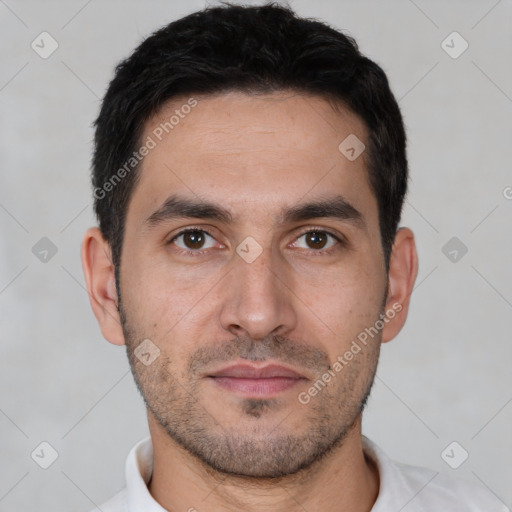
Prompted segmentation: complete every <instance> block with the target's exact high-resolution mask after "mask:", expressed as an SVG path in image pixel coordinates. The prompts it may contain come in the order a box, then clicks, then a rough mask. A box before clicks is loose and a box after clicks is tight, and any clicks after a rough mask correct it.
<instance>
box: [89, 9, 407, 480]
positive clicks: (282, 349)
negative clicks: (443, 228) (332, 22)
mask: <svg viewBox="0 0 512 512" xmlns="http://www.w3.org/2000/svg"><path fill="white" fill-rule="evenodd" d="M95 126H96V134H95V151H94V158H93V180H92V181H93V187H94V197H95V211H96V214H97V217H98V221H99V229H97V228H92V229H91V230H89V231H88V232H87V233H86V236H85V238H84V243H83V249H82V258H83V265H84V271H85V275H86V281H87V287H88V290H89V292H90V295H91V303H92V306H93V309H94V312H95V314H96V316H97V318H98V321H99V323H100V326H101V328H102V332H103V334H104V336H105V337H106V338H107V339H108V340H109V341H111V342H112V343H115V344H124V343H125V344H126V347H127V352H128V357H129V360H130V364H131V367H132V371H133V374H134V377H135V380H136V383H137V385H138V387H139V390H140V391H141V393H142V395H143V397H144V399H145V401H146V405H147V407H148V415H149V419H150V427H152V428H153V429H159V430H160V431H161V432H165V433H166V434H168V436H169V439H171V440H172V442H175V443H176V445H179V446H181V447H182V448H183V449H185V450H186V451H187V452H188V453H190V454H192V455H194V456H195V457H196V458H197V459H198V460H200V461H201V462H203V463H204V464H205V465H207V466H208V467H210V468H213V469H216V470H218V471H222V472H226V473H231V474H236V475H240V476H246V477H259V478H265V477H276V476H283V475H288V474H292V473H297V472H299V471H300V470H301V469H305V468H307V467H309V466H311V465H312V464H314V463H316V462H318V461H319V460H321V459H322V457H324V456H326V455H327V454H329V453H330V452H332V450H333V449H334V447H336V446H338V445H340V444H341V443H343V440H344V439H345V438H346V436H347V435H348V433H349V432H350V431H351V429H353V428H354V426H355V425H357V423H358V420H359V419H360V415H361V412H362V410H363V407H364V404H365V402H366V399H367V397H368V394H369V392H370V389H371V385H372V382H373V378H374V375H375V370H376V367H377V361H378V355H379V350H380V344H381V343H382V342H384V341H388V340H390V339H392V338H393V337H394V336H395V335H396V334H397V333H398V332H399V330H400V329H401V327H402V325H403V323H404V322H405V317H406V314H407V308H408V303H409V296H410V293H411V290H412V286H413V283H414V279H415V277H416V271H417V260H416V253H415V248H414V240H413V236H412V233H411V232H410V230H408V229H406V228H404V229H401V230H397V228H398V224H399V221H400V214H401V210H402V204H403V200H404V197H405V194H406V188H407V160H406V137H405V132H404V127H403V122H402V118H401V114H400V111H399V108H398V105H397V103H396V101H395V99H394V97H393V94H392V93H391V91H390V88H389V85H388V81H387V79H386V76H385V74H384V72H383V71H382V69H381V68H380V67H379V66H378V65H377V64H376V63H374V62H372V61H371V60H369V59H368V58H366V57H364V56H363V55H362V54H361V53H360V52H359V50H358V47H357V44H356V42H355V41H354V39H352V38H351V37H348V36H346V35H344V34H342V33H340V32H338V31H336V30H334V29H333V28H330V27H328V26H327V25H325V24H323V23H320V22H317V21H313V20H307V19H301V18H298V17H297V16H296V15H295V14H294V13H293V12H292V11H291V10H290V9H288V8H285V7H282V6H277V5H267V6H261V7H241V6H230V5H226V6H221V7H212V8H208V9H205V10H203V11H200V12H197V13H194V14H191V15H189V16H187V17H185V18H182V19H180V20H178V21H175V22H173V23H170V24H169V25H167V26H166V27H164V28H162V29H161V30H159V31H158V32H156V33H154V34H153V35H152V36H150V37H149V38H148V39H146V40H145V41H144V42H143V43H142V44H141V45H140V46H139V47H138V48H137V49H136V50H135V51H134V53H133V54H132V55H131V56H130V57H129V58H128V59H126V60H125V61H123V62H122V63H121V64H120V65H119V66H118V67H117V68H116V73H115V77H114V79H113V80H112V82H111V83H110V86H109V88H108V91H107V93H106V95H105V98H104V100H103V103H102V108H101V112H100V114H99V116H98V118H97V120H96V123H95ZM363 333H366V337H364V335H363ZM349 352H350V353H352V356H350V355H349ZM142 355H143V357H141V356H142ZM243 360H246V361H252V362H256V361H257V362H272V363H278V364H283V365H286V366H288V367H290V368H293V369H294V370H295V371H297V372H299V373H300V374H301V375H302V377H303V378H302V380H301V381H298V382H297V383H295V384H294V386H292V387H291V388H290V389H287V390H285V391H281V392H279V393H276V394H274V395H272V396H267V397H255V396H252V397H251V396H241V395H240V394H238V393H236V392H233V391H230V390H226V389H225V388H223V387H221V386H219V385H218V379H212V378H211V375H212V374H214V373H215V372H216V371H217V370H218V369H219V368H221V367H223V366H225V365H227V364H229V363H233V362H239V361H243ZM340 365H341V366H340ZM326 375H330V378H329V377H326ZM319 380H320V381H322V382H324V385H323V386H322V385H321V384H318V382H319ZM325 384H326V385H325ZM313 388H315V389H317V391H316V392H315V391H314V390H313ZM269 446H270V447H272V449H271V450H269Z"/></svg>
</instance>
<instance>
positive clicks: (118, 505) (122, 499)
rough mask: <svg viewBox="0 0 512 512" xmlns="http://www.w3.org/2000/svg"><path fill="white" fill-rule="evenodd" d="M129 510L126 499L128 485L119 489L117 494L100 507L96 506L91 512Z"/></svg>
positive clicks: (123, 511) (125, 511)
mask: <svg viewBox="0 0 512 512" xmlns="http://www.w3.org/2000/svg"><path fill="white" fill-rule="evenodd" d="M98 509H99V510H101V512H128V504H127V499H126V487H125V488H124V489H122V490H121V491H119V492H118V493H117V494H116V495H115V496H113V497H112V498H110V499H109V500H108V501H106V502H105V503H102V504H101V505H100V506H99V507H96V508H94V509H93V510H91V511H90V512H98Z"/></svg>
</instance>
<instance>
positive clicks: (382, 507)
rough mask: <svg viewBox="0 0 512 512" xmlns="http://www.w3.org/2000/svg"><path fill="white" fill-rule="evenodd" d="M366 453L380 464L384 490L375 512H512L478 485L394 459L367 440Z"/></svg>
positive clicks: (381, 491)
mask: <svg viewBox="0 0 512 512" xmlns="http://www.w3.org/2000/svg"><path fill="white" fill-rule="evenodd" d="M363 447H364V452H365V453H366V454H367V455H368V456H369V457H371V458H372V459H373V460H374V461H375V462H376V464H377V467H378V470H379V476H380V490H379V495H378V497H377V501H376V502H375V505H374V507H373V509H372V512H387V511H389V510H402V511H403V512H438V511H439V510H450V512H510V510H509V509H508V508H507V507H506V506H505V504H504V503H502V502H501V501H500V500H499V499H498V498H497V497H496V496H495V495H494V494H493V493H492V492H491V491H490V490H488V489H487V488H485V487H484V486H483V485H481V484H480V483H478V482H470V481H467V480H463V479H461V478H456V477H454V476H448V475H445V474H442V473H439V472H436V471H433V470H431V469H427V468H423V467H418V466H411V465H408V464H403V463H400V462H395V461H393V460H391V459H390V458H389V457H388V456H387V455H386V454H385V453H384V452H383V451H382V450H381V449H380V448H379V447H378V446H377V445H376V444H375V443H373V442H372V441H370V440H369V439H367V438H364V437H363Z"/></svg>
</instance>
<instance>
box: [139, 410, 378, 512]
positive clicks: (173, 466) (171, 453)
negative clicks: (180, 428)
mask: <svg viewBox="0 0 512 512" xmlns="http://www.w3.org/2000/svg"><path fill="white" fill-rule="evenodd" d="M148 420H149V428H150V433H151V439H152V443H153V451H154V461H153V475H152V478H151V481H150V484H149V492H150V493H151V495H152V496H153V498H154V499H155V500H156V501H157V502H158V503H159V504H160V505H161V506H162V507H163V508H165V509H166V510H168V511H169V512H176V511H183V510H186V511H189V512H197V511H200V510H208V512H227V511H229V512H231V511H233V512H235V511H237V512H238V511H239V510H244V511H247V512H263V511H265V512H267V511H271V512H304V510H323V511H325V512H330V511H332V512H338V511H341V510H350V511H351V512H369V511H370V510H371V509H372V507H373V504H374V503H375V500H376V499H377V495H378V491H379V475H378V471H377V468H376V467H375V465H374V463H373V461H371V460H370V459H368V458H367V457H366V456H365V454H364V453H363V447H362V437H361V416H359V418H358V420H357V421H356V423H355V424H354V426H353V428H352V429H351V430H350V432H348V434H347V436H346V437H345V438H344V440H343V443H342V444H340V445H338V446H337V447H335V448H334V449H333V450H332V451H331V452H330V453H329V454H327V456H325V457H323V458H322V459H321V460H319V461H317V462H316V463H315V464H314V465H313V466H311V467H309V468H307V469H305V470H302V471H301V472H299V473H296V474H294V475H287V476H284V477H280V478H277V479H258V478H249V477H243V476H236V475H229V474H225V473H220V472H218V471H215V470H213V469H212V468H211V467H209V466H206V465H205V464H204V463H203V462H202V461H200V460H198V459H197V458H196V457H195V456H193V455H192V454H190V453H189V452H187V451H186V450H184V449H183V448H182V447H181V446H180V445H179V444H177V443H176V442H175V441H174V440H173V439H171V438H170V437H169V435H168V434H167V433H166V432H165V431H164V430H163V429H162V428H161V426H160V425H159V424H158V423H157V421H156V420H155V419H154V418H153V417H152V415H151V414H149V415H148Z"/></svg>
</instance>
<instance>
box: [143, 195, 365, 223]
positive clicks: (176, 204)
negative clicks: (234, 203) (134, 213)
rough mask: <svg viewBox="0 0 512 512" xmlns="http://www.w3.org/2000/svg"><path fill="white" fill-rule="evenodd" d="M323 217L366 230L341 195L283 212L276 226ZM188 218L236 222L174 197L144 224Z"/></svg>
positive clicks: (214, 207)
mask: <svg viewBox="0 0 512 512" xmlns="http://www.w3.org/2000/svg"><path fill="white" fill-rule="evenodd" d="M321 217H327V218H334V219H338V220H342V221H348V222H350V223H351V224H354V226H356V227H358V228H361V229H365V228H366V224H365V221H364V218H363V215H362V214H361V212H360V211H359V210H357V209H356V208H355V207H354V206H352V205H351V204H350V203H349V202H348V201H347V200H346V199H345V198H344V197H343V196H341V195H337V196H334V197H330V198H325V199H319V200H315V201H311V202H308V203H303V204H298V205H294V206H292V207H290V208H283V209H282V210H281V212H280V214H279V216H278V217H277V222H278V223H281V224H286V223H294V222H300V221H304V220H309V219H315V218H321ZM186 218H194V219H210V220H216V221H218V222H221V223H224V224H233V222H234V218H233V215H232V214H231V212H230V211H229V210H228V209H226V208H224V207H223V206H220V205H218V204H214V203H211V202H208V201H202V200H196V199H189V198H186V197H183V196H178V195H172V196H170V197H168V198H167V199H166V200H165V202H164V203H163V204H162V205H161V206H160V207H159V208H158V210H156V211H155V212H153V213H152V214H151V215H150V216H149V217H148V218H147V219H146V221H145V224H146V225H147V226H148V227H149V228H154V227H156V226H157V225H159V224H161V223H163V222H166V221H170V220H174V219H186Z"/></svg>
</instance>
